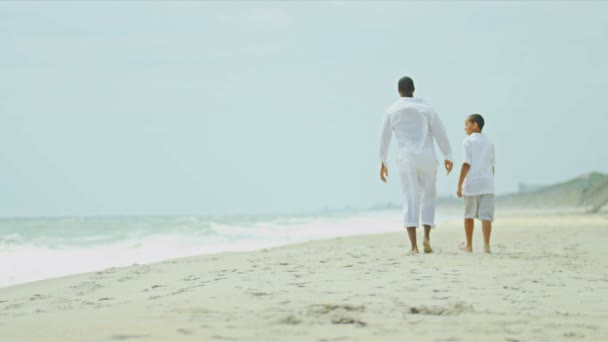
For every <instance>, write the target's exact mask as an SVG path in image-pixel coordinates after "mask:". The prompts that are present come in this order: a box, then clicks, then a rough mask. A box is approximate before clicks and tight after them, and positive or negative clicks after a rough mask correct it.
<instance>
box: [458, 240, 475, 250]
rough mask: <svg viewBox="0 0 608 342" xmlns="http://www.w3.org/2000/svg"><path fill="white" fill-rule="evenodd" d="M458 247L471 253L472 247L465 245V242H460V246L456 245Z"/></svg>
mask: <svg viewBox="0 0 608 342" xmlns="http://www.w3.org/2000/svg"><path fill="white" fill-rule="evenodd" d="M458 248H460V250H461V251H465V252H467V253H472V252H473V247H471V246H467V244H466V243H464V242H463V243H461V244H460V246H458Z"/></svg>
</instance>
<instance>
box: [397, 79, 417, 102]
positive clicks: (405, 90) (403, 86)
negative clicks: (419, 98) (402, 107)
mask: <svg viewBox="0 0 608 342" xmlns="http://www.w3.org/2000/svg"><path fill="white" fill-rule="evenodd" d="M397 89H398V90H399V94H400V95H401V96H402V97H412V96H413V94H414V90H415V88H414V81H413V80H412V79H411V78H409V77H407V76H405V77H402V78H401V79H400V80H399V84H398V85H397Z"/></svg>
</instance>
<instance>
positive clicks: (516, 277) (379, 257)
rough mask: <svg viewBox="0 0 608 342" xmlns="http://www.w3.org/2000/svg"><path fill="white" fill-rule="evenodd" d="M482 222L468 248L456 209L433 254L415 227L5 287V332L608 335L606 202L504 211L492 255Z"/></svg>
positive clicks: (1, 302)
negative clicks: (415, 243)
mask: <svg viewBox="0 0 608 342" xmlns="http://www.w3.org/2000/svg"><path fill="white" fill-rule="evenodd" d="M397 219H398V218H395V221H397ZM476 228H477V229H476V231H475V237H474V243H475V245H474V248H475V247H476V248H477V249H476V250H475V251H474V253H473V254H470V255H469V254H464V253H462V252H460V251H459V250H458V248H457V245H458V243H459V242H461V241H462V240H463V238H464V236H463V235H464V234H463V232H462V227H461V222H460V220H456V221H450V222H445V223H442V224H441V225H439V227H438V228H437V230H435V231H434V233H433V235H432V239H433V246H434V249H435V253H433V254H426V255H425V254H421V255H415V256H406V250H407V247H406V246H407V243H408V242H407V236H406V233H405V231H404V232H402V233H389V234H380V235H369V236H356V237H348V238H336V239H330V240H321V241H313V242H308V243H302V244H297V245H289V246H284V247H278V248H271V249H265V250H261V251H256V252H238V253H221V254H212V255H203V256H197V257H189V258H183V259H176V260H169V261H165V262H161V263H156V264H150V265H133V266H130V267H126V268H112V269H107V270H104V271H101V272H94V273H87V274H79V275H75V276H68V277H62V278H56V279H50V280H43V281H38V282H33V283H28V284H22V285H17V286H12V287H7V288H3V289H0V340H1V341H123V340H126V341H201V340H246V341H338V340H361V341H405V340H410V341H411V340H414V341H512V342H513V341H562V340H563V341H580V340H585V341H608V253H607V252H606V246H607V245H608V229H607V228H608V215H606V213H600V214H595V215H585V214H575V213H573V214H546V213H543V214H542V215H541V214H533V213H530V214H526V215H523V214H520V215H500V216H499V218H498V220H497V222H496V223H495V225H494V234H493V248H494V254H492V255H486V254H483V253H481V251H480V249H479V247H480V246H481V232H480V229H479V226H477V227H476ZM41 262H44V261H43V260H41Z"/></svg>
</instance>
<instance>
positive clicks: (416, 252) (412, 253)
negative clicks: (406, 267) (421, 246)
mask: <svg viewBox="0 0 608 342" xmlns="http://www.w3.org/2000/svg"><path fill="white" fill-rule="evenodd" d="M418 253H420V251H418V247H416V248H412V249H411V250H410V251H409V252H408V253H407V255H414V254H418Z"/></svg>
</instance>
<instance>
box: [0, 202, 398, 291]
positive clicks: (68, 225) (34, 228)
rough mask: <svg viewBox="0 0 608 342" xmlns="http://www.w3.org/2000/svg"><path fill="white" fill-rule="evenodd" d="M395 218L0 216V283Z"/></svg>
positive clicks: (372, 214)
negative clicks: (1, 217) (3, 217)
mask: <svg viewBox="0 0 608 342" xmlns="http://www.w3.org/2000/svg"><path fill="white" fill-rule="evenodd" d="M400 222H401V212H400V211H399V210H366V211H341V212H332V213H324V214H317V215H291V216H290V215H281V216H245V215H243V216H226V217H218V218H213V217H202V216H159V217H155V216H144V217H61V218H14V219H8V218H7V219H0V287H6V286H11V285H16V284H21V283H26V282H31V281H36V280H42V279H48V278H54V277H60V276H65V275H71V274H77V273H84V272H94V271H98V270H102V269H106V268H110V267H122V266H129V265H132V264H144V263H152V262H157V261H162V260H167V259H173V258H179V257H186V256H193V255H199V254H209V253H218V252H226V251H251V250H258V249H262V248H268V247H274V246H280V245H286V244H292V243H298V242H305V241H310V240H318V239H327V238H333V237H340V236H350V235H364V234H374V233H384V232H395V231H403V228H401V225H400ZM405 239H407V237H406V235H405V234H404V243H405V242H406V240H405Z"/></svg>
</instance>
